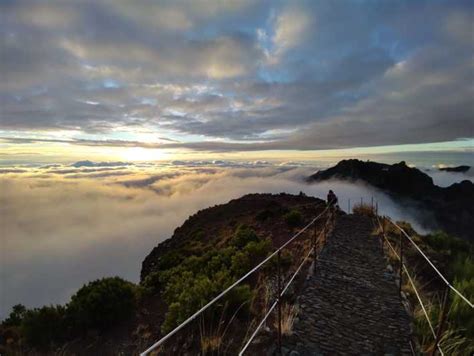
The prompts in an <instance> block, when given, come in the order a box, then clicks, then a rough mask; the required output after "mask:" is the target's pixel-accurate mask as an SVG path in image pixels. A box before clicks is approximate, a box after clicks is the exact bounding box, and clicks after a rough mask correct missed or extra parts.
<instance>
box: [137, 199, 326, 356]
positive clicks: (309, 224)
mask: <svg viewBox="0 0 474 356" xmlns="http://www.w3.org/2000/svg"><path fill="white" fill-rule="evenodd" d="M321 204H322V203H320V204H318V205H316V207H319V206H320V205H321ZM330 206H331V204H327V205H326V208H325V209H324V210H323V211H322V212H321V213H320V214H319V215H318V216H316V217H315V218H314V219H313V220H311V221H310V222H309V223H308V224H307V225H306V226H305V227H303V228H302V229H301V230H299V231H298V232H297V233H296V234H294V235H293V236H292V237H291V238H290V239H289V240H288V241H287V242H285V243H284V244H283V245H282V246H280V247H279V248H278V249H276V250H275V251H274V252H273V253H272V254H270V255H269V256H267V257H266V258H265V259H264V260H263V261H262V262H260V263H259V264H257V265H256V266H255V267H254V268H252V269H251V270H250V271H248V272H247V273H246V274H244V275H243V276H242V277H240V278H239V279H238V280H237V281H235V282H234V283H232V284H231V285H230V286H229V287H227V288H226V289H225V290H223V291H222V292H221V293H219V295H217V296H216V297H215V298H214V299H212V300H211V301H210V302H208V303H207V304H206V305H204V306H203V307H202V308H201V309H199V310H198V311H197V312H195V313H194V314H193V315H191V316H190V317H189V318H187V319H186V320H185V321H183V322H182V323H181V324H180V325H178V326H177V327H176V328H174V329H173V330H172V331H170V332H169V333H168V334H166V335H165V336H163V337H162V338H161V339H160V340H158V341H157V342H155V343H154V344H153V345H151V346H150V347H149V348H148V349H146V350H145V351H143V352H142V353H141V354H140V356H145V355H148V354H149V353H150V352H151V351H153V350H154V349H156V348H157V347H158V346H160V345H162V344H163V343H164V342H165V341H166V340H168V339H169V338H171V337H172V336H173V335H175V334H176V333H177V332H178V331H179V330H181V329H182V328H184V327H185V326H186V325H187V324H189V323H190V322H191V321H193V320H194V319H195V318H196V317H197V316H198V315H200V314H201V313H203V312H204V311H205V310H206V309H208V308H209V307H210V306H211V305H212V304H214V303H215V302H217V301H218V300H219V299H221V298H222V297H223V296H224V295H226V294H227V293H228V292H229V291H230V290H232V289H233V288H234V287H235V286H237V285H238V284H239V283H241V282H242V281H243V280H245V279H246V278H247V277H248V276H250V275H251V274H252V273H254V272H255V271H257V270H258V269H259V268H260V267H262V266H263V265H264V264H265V263H267V262H268V261H269V260H270V259H271V258H273V257H274V256H275V255H276V254H277V253H278V251H280V250H282V249H283V248H285V247H286V246H287V245H288V244H290V243H291V242H292V241H293V240H294V239H296V238H297V237H298V236H300V235H301V234H302V233H303V232H305V231H306V230H307V229H308V228H309V227H310V226H311V225H313V224H314V223H315V222H316V221H317V220H318V219H319V218H320V217H321V216H323V215H324V214H325V213H326V211H327V210H328V209H329V207H330Z"/></svg>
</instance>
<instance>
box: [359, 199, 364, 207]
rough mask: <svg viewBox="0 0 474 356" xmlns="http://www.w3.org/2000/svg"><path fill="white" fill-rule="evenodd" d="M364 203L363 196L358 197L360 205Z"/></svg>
mask: <svg viewBox="0 0 474 356" xmlns="http://www.w3.org/2000/svg"><path fill="white" fill-rule="evenodd" d="M363 204H364V197H360V206H362V205H363Z"/></svg>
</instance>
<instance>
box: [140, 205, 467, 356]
mask: <svg viewBox="0 0 474 356" xmlns="http://www.w3.org/2000/svg"><path fill="white" fill-rule="evenodd" d="M359 199H360V200H359ZM357 200H358V201H355V203H356V204H358V203H359V202H360V204H363V203H364V198H357ZM369 201H370V202H371V206H372V208H373V209H374V208H375V207H376V208H378V201H377V200H374V198H373V197H372V198H371V199H370V200H369ZM356 204H354V205H356ZM310 205H315V208H318V207H321V206H322V205H325V208H324V210H323V211H322V212H321V213H320V214H319V215H317V216H316V217H315V218H313V219H312V220H311V221H310V222H309V223H308V224H307V225H306V226H304V227H303V228H302V229H300V230H299V231H298V232H297V233H295V234H294V235H293V236H292V237H291V238H290V239H288V240H287V241H286V242H285V243H284V244H282V245H281V246H280V247H279V248H277V249H276V250H275V251H274V252H272V253H271V254H270V255H268V256H267V257H266V258H265V259H263V260H262V261H261V262H260V263H258V264H257V265H256V266H255V267H253V268H252V269H251V270H250V271H248V272H247V273H245V274H244V275H243V276H242V277H240V278H239V279H238V280H237V281H235V282H234V283H232V284H231V285H230V286H229V287H228V288H226V289H225V290H223V291H222V292H221V293H219V294H218V295H217V296H216V297H215V298H213V299H212V300H211V301H209V302H208V303H207V304H206V305H204V306H203V307H201V308H200V309H199V310H198V311H196V312H195V313H194V314H193V315H191V316H190V317H189V318H187V319H186V320H185V321H184V322H183V323H181V324H180V325H178V326H177V327H176V328H175V329H173V330H172V331H171V332H169V333H168V334H166V335H165V336H163V337H162V338H161V339H160V340H158V341H157V342H155V343H154V344H153V345H151V346H150V347H149V348H148V349H146V350H145V351H143V352H142V353H141V354H140V355H141V356H144V355H148V354H149V353H150V352H152V351H153V350H155V349H157V348H158V347H159V346H161V345H163V344H164V343H165V342H166V341H167V340H168V339H170V338H171V337H172V336H174V335H175V334H176V333H178V332H179V331H180V330H181V329H183V328H184V327H185V326H186V325H188V324H189V323H190V322H191V321H193V320H194V319H196V317H198V316H199V315H201V314H202V313H203V312H204V311H206V310H207V309H208V308H210V307H211V306H212V305H213V304H214V303H216V302H217V301H219V300H220V299H221V298H223V297H224V296H225V295H226V294H227V293H228V292H230V291H231V290H232V289H233V288H235V287H236V286H237V285H238V284H240V283H242V282H243V281H244V280H245V279H246V278H248V277H249V276H250V275H251V274H253V273H255V272H256V271H257V270H259V269H260V268H261V267H262V266H263V265H264V264H266V263H267V262H268V261H270V260H271V259H272V258H274V257H275V256H277V255H278V254H279V253H280V252H281V251H282V250H283V249H284V248H285V247H286V246H288V245H289V244H290V243H292V242H293V241H294V240H295V239H296V238H298V237H299V236H300V235H301V234H303V233H304V232H305V231H307V230H308V229H309V228H310V227H311V226H313V225H314V223H315V222H316V221H318V220H319V219H320V218H321V217H322V216H324V215H325V214H326V213H327V212H328V211H330V207H331V206H332V205H333V204H332V202H331V203H328V204H326V203H319V204H318V203H316V204H314V203H310V204H300V205H296V206H293V207H292V208H295V207H304V206H310ZM348 207H349V209H348V210H349V211H348V213H351V205H350V199H349V201H348ZM377 210H378V209H377ZM375 216H376V217H377V221H378V224H379V227H380V228H381V230H382V235H383V238H384V240H385V241H386V242H387V244H388V246H389V247H390V249H391V250H392V252H393V253H394V254H395V256H396V257H397V258H398V260H400V262H401V268H402V269H403V271H404V272H405V274H406V276H407V277H408V280H409V282H410V284H411V286H412V288H413V290H414V292H415V295H416V297H417V300H418V302H419V303H420V306H421V309H422V311H423V314H424V316H425V318H426V320H427V322H428V325H429V328H430V331H431V333H432V335H433V337H434V339H435V343H436V344H435V345H436V348H437V349H438V350H439V352H440V354H441V355H444V353H443V350H442V349H441V346H440V343H439V342H438V340H437V335H436V332H435V328H434V327H433V325H432V323H431V320H430V318H429V316H428V312H427V310H426V307H425V305H424V303H423V301H422V299H421V296H420V294H419V292H418V290H417V288H416V286H415V283H414V280H413V278H412V276H411V275H410V273H409V271H408V269H407V267H406V265H405V264H404V263H403V260H402V257H401V256H400V255H399V254H398V253H397V252H396V250H395V248H394V247H393V245H392V244H391V243H390V241H389V240H388V238H387V236H386V235H385V231H384V229H383V228H382V225H381V222H380V218H379V215H378V214H375ZM331 217H332V216H329V217H328V219H327V220H326V225H327V223H328V222H329V220H330V219H331ZM384 218H385V219H387V220H388V221H389V222H390V223H391V224H393V225H394V226H395V227H396V228H397V229H398V230H400V231H401V232H402V234H403V236H405V237H406V238H407V239H408V240H409V241H410V242H411V244H412V245H413V246H414V247H415V249H416V250H417V251H418V252H419V253H420V254H421V255H422V256H423V258H424V259H425V260H426V261H427V262H428V263H429V265H430V266H431V267H432V268H433V269H434V270H435V272H436V273H437V274H438V275H439V276H440V278H441V279H442V280H443V282H444V283H445V284H446V285H447V286H448V287H449V288H450V289H451V290H453V291H454V292H455V293H456V294H457V295H458V296H459V297H460V298H461V299H462V300H463V301H464V302H466V303H467V304H469V306H470V307H471V308H473V307H474V306H473V303H472V302H471V301H470V300H469V299H468V298H467V297H465V296H464V295H462V293H461V292H459V290H457V289H456V288H455V287H454V286H453V285H452V284H451V283H449V281H448V280H447V279H446V277H445V276H444V275H443V274H442V273H441V272H440V271H439V270H438V269H437V268H436V266H435V265H434V264H433V263H432V262H431V260H430V259H429V257H428V256H426V254H425V253H424V252H423V251H422V249H421V248H420V247H419V246H418V245H417V244H416V243H415V241H414V240H413V239H412V238H411V237H410V236H409V235H408V234H407V233H406V231H405V230H404V229H403V228H401V227H400V226H399V225H398V224H396V223H395V222H393V221H392V220H391V219H390V218H388V217H384ZM325 228H326V226H325ZM325 228H324V229H325ZM320 238H321V235H320V236H319V238H318V239H317V240H316V243H319V241H320ZM312 252H313V250H312V249H310V251H309V253H308V254H307V255H306V256H305V257H304V259H303V261H302V262H301V264H300V265H299V266H298V268H297V269H296V271H295V272H294V274H293V275H292V277H291V278H290V280H289V282H288V283H287V284H286V285H285V287H284V288H283V289H281V290H279V294H278V297H277V299H276V300H275V301H274V302H273V304H272V305H271V306H270V308H269V309H268V311H267V313H266V314H265V315H264V317H263V318H262V320H261V321H260V323H259V324H258V325H257V327H256V329H255V330H254V332H253V333H252V335H251V336H250V338H249V339H248V340H247V342H246V344H245V345H244V347H243V348H242V349H241V351H240V353H239V355H243V354H244V352H246V350H247V349H248V347H249V346H250V344H251V343H252V341H253V340H254V338H255V337H256V335H257V334H258V332H259V331H260V329H261V328H262V326H263V325H265V322H266V321H267V320H268V317H269V316H270V314H271V313H272V312H273V311H274V309H275V308H276V307H277V306H278V303H279V302H280V301H281V297H283V295H284V294H285V292H286V291H287V289H288V288H289V286H290V285H291V283H292V282H293V280H294V279H295V278H296V276H297V274H298V273H299V272H300V270H301V268H302V267H303V266H304V264H305V263H306V261H307V260H308V258H309V257H310V256H311V253H312ZM315 257H316V256H315ZM401 283H402V282H401V280H400V286H401Z"/></svg>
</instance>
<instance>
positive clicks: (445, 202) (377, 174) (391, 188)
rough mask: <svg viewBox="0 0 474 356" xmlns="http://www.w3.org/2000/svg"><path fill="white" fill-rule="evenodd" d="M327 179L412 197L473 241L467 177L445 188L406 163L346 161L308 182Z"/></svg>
mask: <svg viewBox="0 0 474 356" xmlns="http://www.w3.org/2000/svg"><path fill="white" fill-rule="evenodd" d="M328 179H343V180H350V181H357V180H360V181H363V182H366V183H368V184H370V185H372V186H374V187H376V188H378V189H381V190H383V191H385V192H386V193H388V194H390V195H391V196H392V197H394V198H395V199H402V198H404V199H410V200H412V201H414V202H415V203H417V205H418V206H419V207H420V208H422V209H423V210H425V211H428V212H431V213H432V214H433V217H434V219H435V220H436V222H437V224H438V225H439V226H440V227H441V228H442V229H443V230H445V231H446V232H448V233H450V234H453V235H457V236H459V237H462V238H465V239H468V240H474V234H473V226H472V223H473V221H474V204H473V201H474V184H473V183H472V182H471V181H468V180H464V181H462V182H461V183H455V184H452V185H451V186H449V187H446V188H442V187H439V186H437V185H435V184H434V183H433V179H432V178H431V177H430V176H428V175H427V174H425V173H423V172H421V171H420V170H418V169H416V168H411V167H408V166H407V165H406V163H405V162H400V163H396V164H393V165H389V164H383V163H377V162H364V161H360V160H357V159H351V160H343V161H341V162H339V163H338V164H337V165H336V166H334V167H331V168H329V169H326V170H323V171H319V172H317V173H315V174H313V175H312V176H310V177H309V178H308V181H309V182H317V181H324V180H328Z"/></svg>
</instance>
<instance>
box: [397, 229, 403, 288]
mask: <svg viewBox="0 0 474 356" xmlns="http://www.w3.org/2000/svg"><path fill="white" fill-rule="evenodd" d="M399 279H400V285H399V286H398V293H399V294H400V296H401V295H402V282H403V236H402V234H400V270H399Z"/></svg>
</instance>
